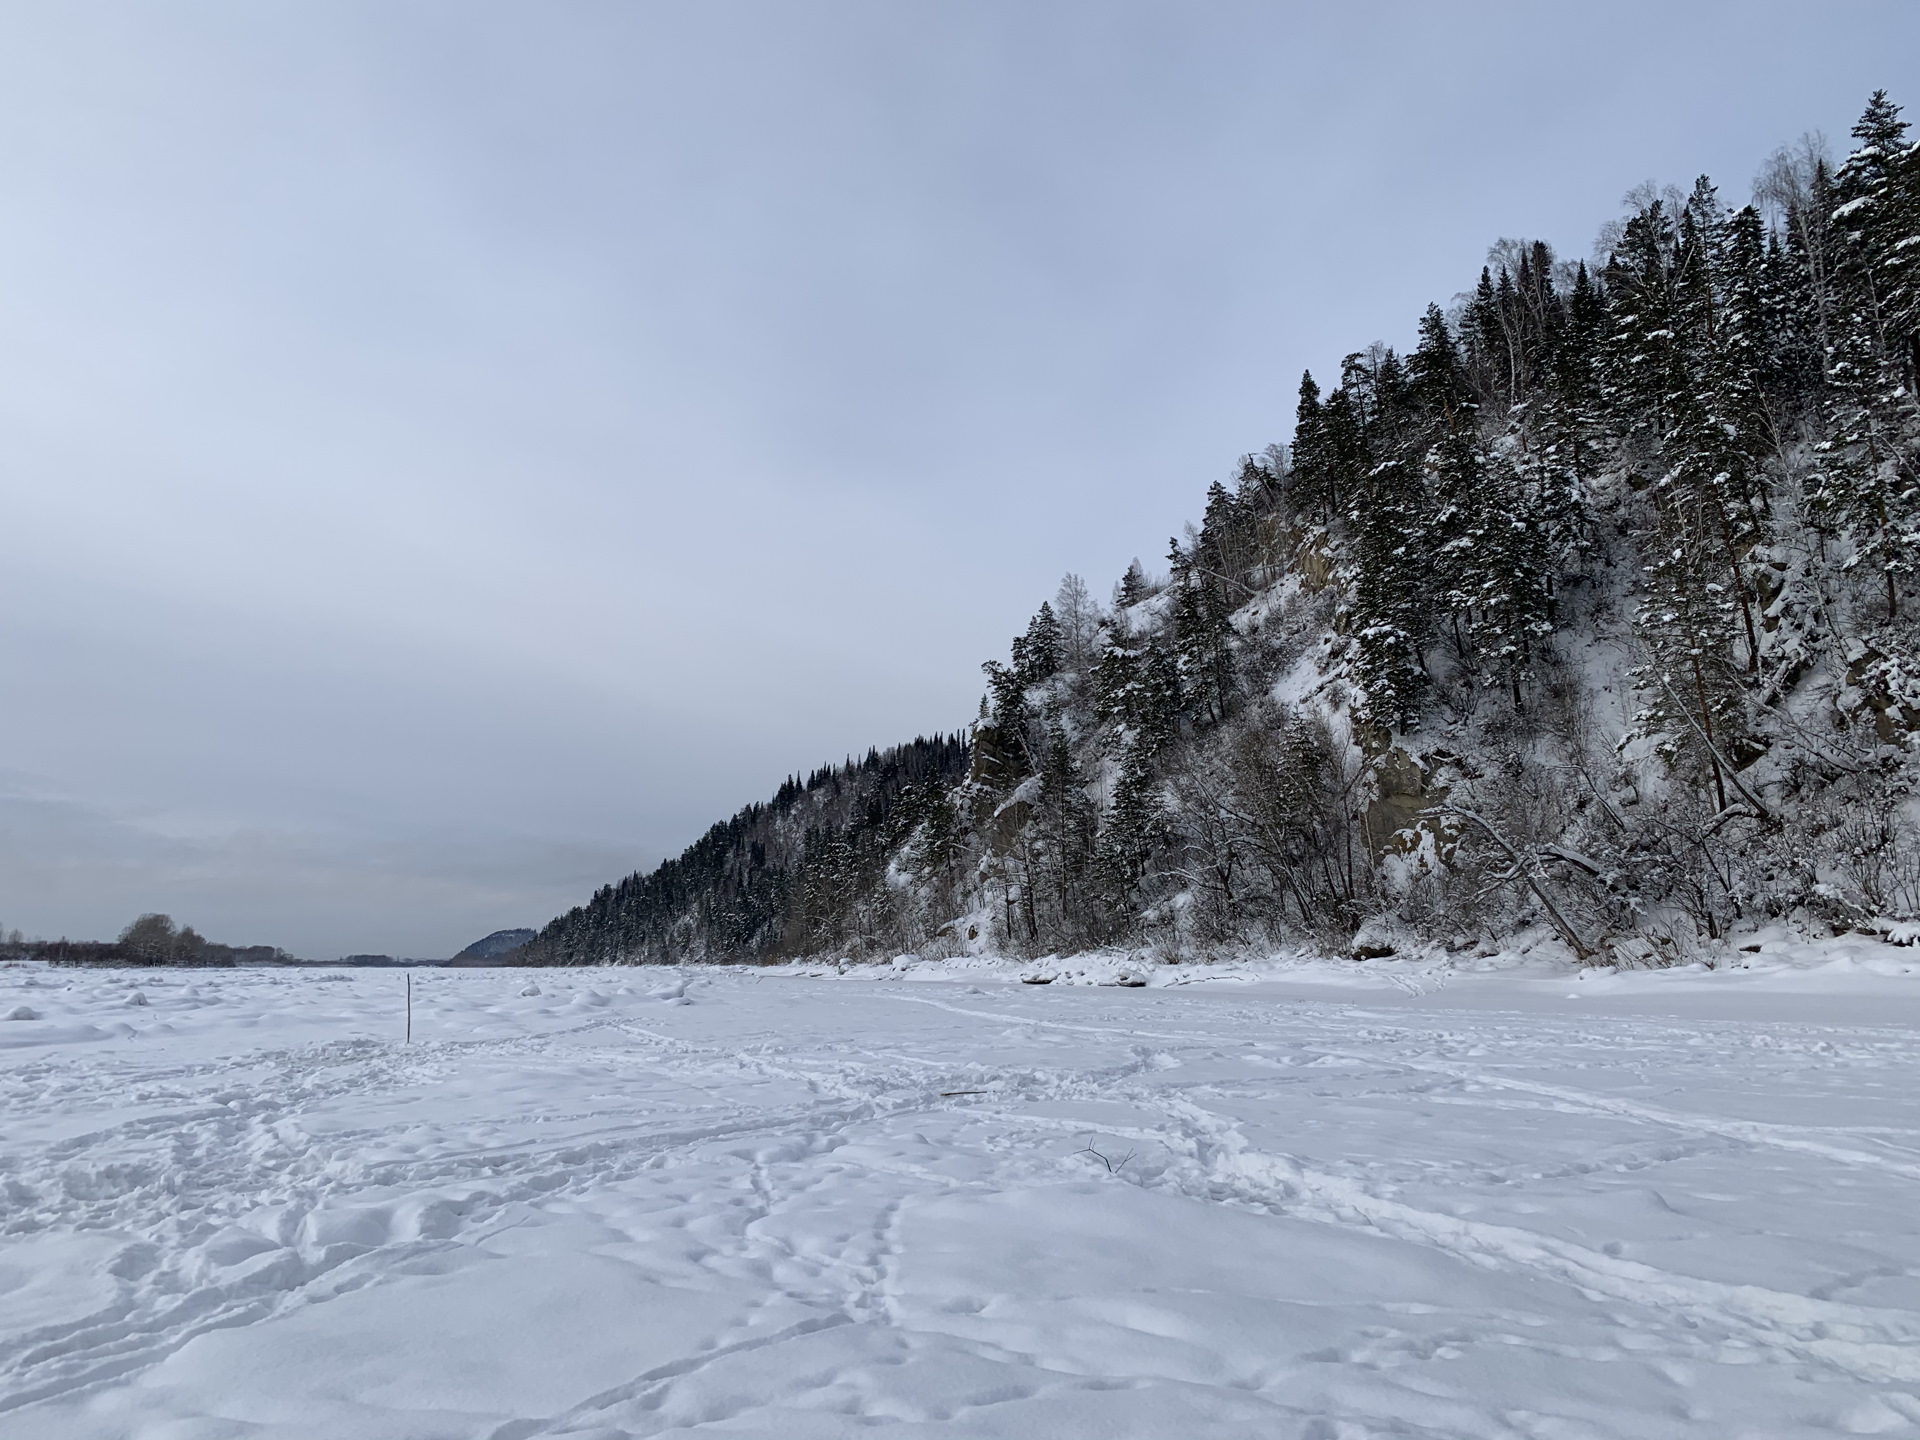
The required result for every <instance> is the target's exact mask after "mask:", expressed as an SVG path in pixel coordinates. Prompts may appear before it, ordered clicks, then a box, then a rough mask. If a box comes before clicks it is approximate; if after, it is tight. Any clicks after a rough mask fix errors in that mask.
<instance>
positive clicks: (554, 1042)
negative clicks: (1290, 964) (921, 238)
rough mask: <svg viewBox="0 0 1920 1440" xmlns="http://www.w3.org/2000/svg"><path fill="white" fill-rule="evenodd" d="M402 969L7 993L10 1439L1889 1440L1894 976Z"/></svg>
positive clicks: (1901, 1184)
mask: <svg viewBox="0 0 1920 1440" xmlns="http://www.w3.org/2000/svg"><path fill="white" fill-rule="evenodd" d="M414 983H415V1043H413V1044H412V1045H406V1044H402V1043H400V1037H399V1034H398V1031H399V1007H398V997H399V993H400V992H399V987H400V984H401V979H400V977H399V976H398V975H395V974H392V973H391V972H377V971H361V972H272V971H252V972H249V971H235V972H219V973H207V974H198V975H193V976H175V975H153V974H138V975H134V974H129V973H125V972H121V973H114V972H69V971H52V970H48V969H46V968H43V967H34V966H16V967H10V968H6V969H0V1014H8V1013H13V1012H15V1011H16V1010H17V1009H18V1008H20V1007H26V1008H27V1009H29V1010H30V1011H31V1012H32V1013H33V1014H34V1015H35V1017H36V1018H34V1019H31V1020H12V1021H5V1022H0V1440H11V1437H35V1440H42V1437H44V1440H69V1437H73V1440H80V1437H85V1440H104V1437H130V1440H189V1437H191V1440H226V1437H234V1440H238V1437H301V1436H323V1435H325V1436H338V1435H353V1436H365V1437H373V1440H379V1437H393V1440H426V1437H440V1436H447V1437H454V1436H460V1437H475V1440H534V1437H543V1436H562V1435H565V1436H592V1437H597V1440H614V1437H626V1436H633V1437H637V1436H645V1435H656V1434H680V1433H714V1434H726V1435H729V1436H734V1435H764V1436H768V1437H772V1436H780V1437H808V1436H847V1435H855V1434H858V1435H880V1436H894V1435H901V1436H905V1435H915V1436H919V1435H954V1436H974V1435H979V1436H1000V1435H1006V1436H1035V1435H1046V1436H1053V1435H1060V1436H1074V1435H1086V1436H1096V1435H1097V1436H1128V1435H1139V1436H1164V1435H1175V1434H1178V1435H1181V1436H1246V1435H1253V1434H1258V1435H1262V1436H1268V1435H1272V1436H1285V1437H1293V1436H1298V1437H1302V1440H1361V1437H1371V1436H1398V1437H1408V1436H1412V1437H1419V1436H1435V1437H1468V1436H1472V1437H1535V1440H1585V1437H1593V1440H1600V1437H1611V1436H1622V1437H1626V1436H1632V1437H1661V1436H1675V1437H1678V1436H1698V1435H1708V1434H1711V1435H1714V1436H1716V1437H1736V1436H1751V1437H1773V1436H1793V1435H1829V1434H1881V1433H1885V1434H1909V1433H1910V1434H1915V1435H1920V1203H1916V1202H1920V1087H1917V1086H1916V1085H1915V1083H1914V1082H1915V1079H1916V1063H1915V1062H1916V1060H1920V993H1917V994H1916V995H1915V996H1914V997H1912V998H1911V999H1909V998H1908V997H1906V996H1905V995H1898V996H1895V997H1893V998H1891V999H1890V998H1889V997H1888V996H1887V995H1885V994H1874V995H1871V996H1868V995H1862V996H1861V997H1860V998H1859V1001H1858V1005H1857V1012H1858V1018H1857V1022H1856V1023H1851V1024H1845V1023H1841V1024H1835V1023H1823V1024H1819V1025H1814V1024H1807V1023H1803V1022H1801V1021H1799V1020H1798V1019H1797V1018H1796V1017H1795V1015H1794V1012H1793V1010H1792V1008H1791V1003H1790V1002H1787V1003H1780V1004H1777V1005H1775V1006H1774V1009H1773V1011H1772V1012H1770V1013H1759V1012H1751V1011H1750V1012H1748V1018H1744V1019H1740V1020H1732V1019H1706V1020H1702V1019H1699V1018H1697V1014H1698V1008H1697V1007H1695V1010H1694V1012H1692V1013H1693V1014H1694V1015H1695V1017H1696V1018H1689V1016H1688V1014H1683V1013H1679V1012H1676V1013H1672V1014H1657V1013H1635V1014H1596V1013H1593V1012H1592V1011H1591V1010H1587V1011H1582V1010H1580V1009H1578V1008H1577V1007H1561V1008H1559V1009H1554V1008H1553V1007H1551V1006H1545V1005H1542V1004H1539V1003H1537V1001H1535V1002H1530V1003H1532V1004H1533V1013H1518V1012H1516V1010H1515V1009H1514V1008H1512V1006H1511V1005H1508V1004H1505V1003H1504V1001H1503V992H1501V991H1500V990H1499V988H1498V986H1497V985H1495V986H1493V987H1492V988H1491V989H1488V990H1487V992H1486V993H1487V995H1488V1005H1487V1008H1485V1009H1476V1008H1472V1006H1471V1005H1470V1004H1464V1003H1463V1002H1462V1001H1461V1000H1460V997H1459V996H1458V995H1457V994H1455V995H1451V996H1450V997H1449V1002H1448V1004H1447V1005H1446V1006H1445V1007H1437V1006H1434V1005H1433V1003H1432V1002H1431V1000H1428V999H1425V998H1423V995H1422V993H1421V992H1422V989H1423V987H1422V986H1421V985H1420V984H1418V983H1402V984H1399V985H1398V988H1396V989H1393V990H1392V991H1391V996H1392V1001H1393V1003H1392V1004H1391V1005H1389V1004H1386V1003H1385V1002H1384V1001H1382V1002H1380V1003H1369V1000H1368V998H1367V996H1366V995H1364V994H1361V995H1357V996H1356V995H1351V994H1350V995H1348V996H1345V997H1336V998H1327V997H1326V996H1325V995H1324V993H1319V994H1316V993H1314V992H1312V991H1310V990H1306V989H1301V988H1297V987H1296V988H1289V987H1288V986H1286V985H1279V984H1276V985H1266V986H1256V987H1231V988H1229V987H1224V986H1221V987H1210V986H1207V985H1205V984H1199V985H1191V984H1184V985H1179V986H1168V987H1157V988H1150V989H1146V990H1134V991H1124V990H1119V991H1116V990H1113V989H1098V988H1079V989H1067V988H1060V987H1053V988H1047V989H1043V990H1037V989H1033V988H1027V987H1020V986H1017V985H1011V984H1006V983H988V984H987V985H986V986H985V988H982V987H980V986H969V985H963V984H958V983H950V984H940V985H913V986H902V985H900V984H886V983H880V982H878V981H875V980H871V979H866V978H848V979H806V978H799V977H795V976H793V975H790V974H761V973H757V972H725V971H721V972H715V971H702V972H693V973H691V974H690V975H685V976H683V975H679V974H673V975H666V976H663V975H662V974H661V972H655V971H644V970H640V971H592V972H586V971H566V972H539V973H538V974H537V975H536V976H535V977H534V983H533V984H532V985H531V986H529V980H528V975H527V972H511V971H458V972H427V973H420V974H417V975H416V977H415V982H414ZM528 988H532V989H534V990H536V991H537V992H538V993H535V994H531V995H529V994H525V993H523V991H525V990H526V989H528ZM1916 990H1917V991H1920V986H1916ZM1516 993H1517V992H1516ZM1506 998H1511V997H1506ZM1761 1011H1762V1012H1764V1011H1765V1007H1764V1006H1762V1007H1761ZM1756 1014H1757V1018H1756ZM954 1092H959V1093H954ZM1103 1157H1104V1158H1103ZM1109 1166H1111V1167H1112V1168H1111V1169H1109Z"/></svg>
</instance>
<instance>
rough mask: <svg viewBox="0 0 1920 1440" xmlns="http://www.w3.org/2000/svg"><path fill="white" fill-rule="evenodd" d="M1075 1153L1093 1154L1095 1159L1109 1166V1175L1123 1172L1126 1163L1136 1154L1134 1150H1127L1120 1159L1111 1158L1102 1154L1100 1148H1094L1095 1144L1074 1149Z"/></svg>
mask: <svg viewBox="0 0 1920 1440" xmlns="http://www.w3.org/2000/svg"><path fill="white" fill-rule="evenodd" d="M1073 1153H1074V1154H1076V1155H1091V1156H1093V1158H1094V1159H1096V1160H1098V1161H1099V1162H1100V1163H1101V1164H1102V1165H1104V1166H1106V1167H1107V1173H1108V1174H1109V1175H1118V1174H1119V1173H1120V1172H1121V1170H1122V1169H1124V1168H1125V1167H1126V1163H1127V1162H1128V1161H1129V1160H1131V1159H1133V1157H1134V1154H1135V1152H1134V1151H1132V1150H1129V1151H1127V1153H1126V1154H1124V1155H1122V1156H1121V1157H1120V1158H1119V1159H1118V1160H1109V1159H1108V1158H1107V1157H1106V1156H1104V1155H1102V1154H1101V1153H1100V1152H1099V1151H1098V1150H1096V1149H1094V1148H1093V1146H1091V1145H1082V1146H1081V1147H1080V1148H1079V1149H1078V1150H1076V1151H1074V1152H1073Z"/></svg>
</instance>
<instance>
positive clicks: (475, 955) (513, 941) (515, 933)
mask: <svg viewBox="0 0 1920 1440" xmlns="http://www.w3.org/2000/svg"><path fill="white" fill-rule="evenodd" d="M535 933H536V932H535V931H532V930H496V931H494V932H493V933H492V934H491V935H489V936H487V937H486V938H485V939H482V940H476V941H474V942H473V944H471V945H469V946H467V948H466V949H464V950H462V951H461V952H460V953H459V954H458V955H456V956H454V957H453V959H451V960H449V961H448V962H447V963H448V964H449V965H484V964H486V963H487V962H488V961H491V960H498V959H499V958H500V957H501V956H503V955H506V954H508V953H510V952H511V951H514V950H518V949H519V948H520V947H521V946H522V945H524V944H526V943H527V942H528V941H529V940H531V939H533V937H534V935H535Z"/></svg>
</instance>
